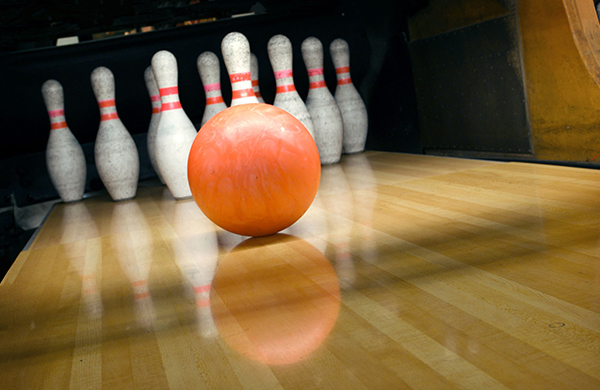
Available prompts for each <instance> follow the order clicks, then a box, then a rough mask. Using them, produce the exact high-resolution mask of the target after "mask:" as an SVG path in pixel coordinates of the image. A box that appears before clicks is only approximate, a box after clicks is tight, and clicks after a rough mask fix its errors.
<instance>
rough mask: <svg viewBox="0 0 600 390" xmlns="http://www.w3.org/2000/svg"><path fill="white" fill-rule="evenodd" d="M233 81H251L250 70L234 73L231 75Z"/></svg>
mask: <svg viewBox="0 0 600 390" xmlns="http://www.w3.org/2000/svg"><path fill="white" fill-rule="evenodd" d="M229 79H230V80H231V82H232V83H239V82H240V81H251V79H250V72H246V73H234V74H232V75H231V76H229Z"/></svg>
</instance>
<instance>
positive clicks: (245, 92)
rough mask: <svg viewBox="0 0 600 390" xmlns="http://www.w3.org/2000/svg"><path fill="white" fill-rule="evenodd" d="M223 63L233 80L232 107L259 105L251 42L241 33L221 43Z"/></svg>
mask: <svg viewBox="0 0 600 390" xmlns="http://www.w3.org/2000/svg"><path fill="white" fill-rule="evenodd" d="M221 53H222V54H223V61H224V62H225V67H226V68H227V73H229V79H230V80H231V107H233V106H237V105H238V104H248V103H258V99H257V98H256V95H254V90H253V89H252V77H251V73H250V42H248V39H247V38H246V37H245V36H244V34H241V33H239V32H231V33H229V34H227V35H226V36H225V38H223V40H222V41H221Z"/></svg>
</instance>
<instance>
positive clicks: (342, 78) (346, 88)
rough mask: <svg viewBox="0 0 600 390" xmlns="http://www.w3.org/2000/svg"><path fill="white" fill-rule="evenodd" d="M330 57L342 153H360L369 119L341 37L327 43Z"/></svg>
mask: <svg viewBox="0 0 600 390" xmlns="http://www.w3.org/2000/svg"><path fill="white" fill-rule="evenodd" d="M329 51H330V53H331V59H332V60H333V65H334V67H335V73H336V76H337V86H336V88H335V100H336V102H337V104H338V107H339V108H340V111H341V113H342V119H343V121H344V150H343V151H344V153H348V154H350V153H360V152H362V151H363V150H365V142H366V141H367V130H368V127H369V120H368V117H367V107H366V106H365V102H364V101H363V100H362V98H361V97H360V94H359V93H358V91H357V90H356V88H355V87H354V84H352V79H351V78H350V49H349V47H348V43H347V42H346V41H345V40H343V39H340V38H338V39H335V40H334V41H333V42H331V44H330V45H329Z"/></svg>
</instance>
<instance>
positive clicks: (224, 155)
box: [188, 104, 321, 236]
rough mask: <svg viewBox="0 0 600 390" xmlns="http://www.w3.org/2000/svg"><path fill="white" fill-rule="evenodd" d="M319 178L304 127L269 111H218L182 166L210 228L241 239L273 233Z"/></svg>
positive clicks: (299, 210) (298, 211)
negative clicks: (184, 165) (186, 165)
mask: <svg viewBox="0 0 600 390" xmlns="http://www.w3.org/2000/svg"><path fill="white" fill-rule="evenodd" d="M320 178H321V161H320V159H319V151H318V150H317V145H316V144H315V141H314V140H313V138H312V136H311V135H310V133H309V132H308V130H306V127H304V125H303V124H302V123H301V122H300V121H299V120H297V119H296V118H295V117H294V116H292V115H291V114H289V113H287V112H286V111H284V110H282V109H280V108H277V107H275V106H272V105H270V104H243V105H239V106H233V107H230V108H228V109H226V110H223V111H221V112H220V113H218V114H217V115H215V116H214V117H212V118H211V119H210V120H209V121H208V122H206V124H205V125H204V126H202V128H201V129H200V131H199V132H198V135H197V136H196V139H195V140H194V143H193V144H192V148H191V150H190V155H189V159H188V180H189V184H190V188H191V190H192V196H193V197H194V200H195V201H196V203H197V204H198V206H199V207H200V209H201V210H202V212H203V213H204V214H205V215H206V216H207V217H208V218H209V219H210V220H211V221H213V222H214V223H215V224H217V225H218V226H220V227H222V228H223V229H225V230H228V231H230V232H232V233H236V234H240V235H244V236H266V235H269V234H275V233H277V232H279V231H281V230H283V229H285V228H287V227H289V226H290V225H292V224H293V223H294V222H296V221H297V220H298V219H299V218H300V217H301V216H302V215H303V214H304V213H305V212H306V210H308V208H309V207H310V205H311V203H312V201H313V200H314V198H315V195H316V194H317V189H318V187H319V180H320Z"/></svg>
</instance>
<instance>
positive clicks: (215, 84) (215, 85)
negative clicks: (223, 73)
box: [204, 83, 221, 92]
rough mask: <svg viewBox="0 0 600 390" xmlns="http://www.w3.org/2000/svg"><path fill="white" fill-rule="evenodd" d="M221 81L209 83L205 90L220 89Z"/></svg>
mask: <svg viewBox="0 0 600 390" xmlns="http://www.w3.org/2000/svg"><path fill="white" fill-rule="evenodd" d="M220 90H221V83H214V84H207V85H205V86H204V92H212V91H220Z"/></svg>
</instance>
